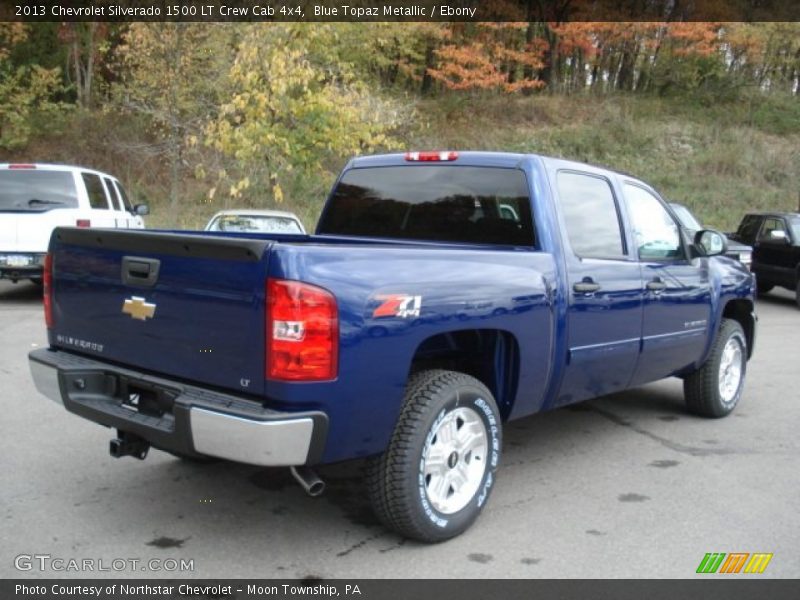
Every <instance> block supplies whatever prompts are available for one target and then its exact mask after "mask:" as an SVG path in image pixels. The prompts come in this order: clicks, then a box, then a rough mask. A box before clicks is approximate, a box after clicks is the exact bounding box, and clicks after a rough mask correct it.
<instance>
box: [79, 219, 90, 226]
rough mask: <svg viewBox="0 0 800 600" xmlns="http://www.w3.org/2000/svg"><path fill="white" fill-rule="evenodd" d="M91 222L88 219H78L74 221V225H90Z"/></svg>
mask: <svg viewBox="0 0 800 600" xmlns="http://www.w3.org/2000/svg"><path fill="white" fill-rule="evenodd" d="M91 226H92V222H91V221H90V220H89V219H78V220H77V221H75V227H84V228H85V227H91Z"/></svg>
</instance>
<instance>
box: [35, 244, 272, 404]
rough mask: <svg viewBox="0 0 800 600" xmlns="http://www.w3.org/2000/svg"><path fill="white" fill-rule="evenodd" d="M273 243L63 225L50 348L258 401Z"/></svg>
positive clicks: (55, 250) (56, 254)
mask: <svg viewBox="0 0 800 600" xmlns="http://www.w3.org/2000/svg"><path fill="white" fill-rule="evenodd" d="M271 243H272V242H271V241H269V240H254V239H249V238H240V237H210V236H202V237H201V236H196V235H191V234H178V233H169V232H142V231H138V232H130V231H122V230H96V229H95V230H86V229H74V228H59V229H57V230H56V231H55V232H54V235H53V238H52V240H51V244H50V252H51V254H52V256H53V290H54V300H53V316H54V323H53V328H52V330H51V331H50V343H51V345H53V346H57V347H61V348H64V349H66V350H70V351H75V352H79V353H83V354H87V355H92V356H98V357H102V358H103V359H104V360H107V361H113V362H118V363H121V364H123V365H125V366H130V367H135V368H139V369H144V370H148V371H152V372H154V373H158V374H164V375H169V376H172V377H174V378H182V379H186V380H189V381H196V382H202V383H206V384H211V385H214V386H219V387H222V388H227V389H230V390H237V391H239V392H242V393H251V394H260V393H263V389H264V293H265V291H264V290H265V285H264V282H265V278H266V270H267V259H268V253H269V247H270V245H271Z"/></svg>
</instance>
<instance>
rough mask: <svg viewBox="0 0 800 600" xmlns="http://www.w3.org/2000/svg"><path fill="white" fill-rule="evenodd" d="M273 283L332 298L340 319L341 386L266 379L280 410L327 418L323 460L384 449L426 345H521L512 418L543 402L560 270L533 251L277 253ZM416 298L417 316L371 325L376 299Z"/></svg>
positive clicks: (286, 249) (313, 248) (280, 249)
mask: <svg viewBox="0 0 800 600" xmlns="http://www.w3.org/2000/svg"><path fill="white" fill-rule="evenodd" d="M270 261H271V262H270V268H269V271H270V275H271V276H273V277H281V278H285V279H297V280H302V281H306V282H309V283H312V284H314V285H318V286H320V287H323V288H325V289H328V290H330V291H332V292H333V293H334V295H335V296H336V298H337V302H338V308H339V320H340V350H339V352H340V355H339V374H338V378H337V379H336V380H335V381H332V382H322V383H303V384H297V383H282V382H276V381H267V385H266V395H267V397H268V398H269V400H270V402H271V403H274V405H275V408H285V409H290V410H301V409H302V410H306V409H321V410H324V411H325V412H326V413H328V415H329V417H330V430H329V439H328V442H327V446H326V450H325V453H324V457H323V460H324V462H332V461H336V460H341V459H345V458H351V457H356V456H367V455H370V454H374V453H376V452H380V451H383V450H384V449H385V447H386V445H387V443H388V441H389V439H390V436H391V433H392V431H393V429H394V425H395V423H396V421H397V417H398V414H399V411H400V408H401V405H402V400H403V393H404V389H405V384H406V381H407V379H408V375H409V371H410V369H411V362H412V358H413V356H414V354H415V352H416V351H417V349H418V348H419V347H420V345H421V344H422V343H423V342H424V341H425V340H426V339H428V338H430V337H432V336H435V335H437V334H441V333H446V332H456V331H462V330H471V329H495V330H500V331H505V332H509V333H510V334H511V335H513V336H514V338H515V340H516V342H517V344H518V347H519V363H520V369H519V371H520V378H519V384H518V386H517V390H516V395H515V400H514V405H515V412H517V411H520V410H522V411H526V412H534V411H535V410H537V409H538V407H539V406H540V405H541V403H542V402H543V399H544V396H545V391H546V389H547V386H548V383H549V377H550V374H551V372H552V369H551V366H552V362H553V356H552V354H553V340H554V336H555V332H554V327H553V323H554V319H553V310H554V309H553V304H552V293H551V288H552V286H553V285H554V280H555V276H556V274H555V263H554V260H553V258H552V256H551V255H549V254H546V253H544V252H539V251H534V250H500V249H485V250H479V249H466V248H465V249H446V248H442V247H431V248H424V247H393V246H360V247H359V246H338V247H337V246H327V245H283V244H281V245H276V246H275V247H273V252H272V254H271V256H270ZM385 294H404V295H411V296H420V299H421V304H420V312H419V316H413V317H399V316H392V317H375V316H373V313H374V312H375V309H376V308H378V306H380V304H381V303H382V300H381V299H380V298H379V296H382V295H385Z"/></svg>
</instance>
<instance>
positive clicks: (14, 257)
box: [6, 254, 33, 267]
mask: <svg viewBox="0 0 800 600" xmlns="http://www.w3.org/2000/svg"><path fill="white" fill-rule="evenodd" d="M32 263H33V260H32V257H30V256H25V255H22V254H10V255H8V256H6V264H7V265H8V266H9V267H29V266H30V265H31V264H32Z"/></svg>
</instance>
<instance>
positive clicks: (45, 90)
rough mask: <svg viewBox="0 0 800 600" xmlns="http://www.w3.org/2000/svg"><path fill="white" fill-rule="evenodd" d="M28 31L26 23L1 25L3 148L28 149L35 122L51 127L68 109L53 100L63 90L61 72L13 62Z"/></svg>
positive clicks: (0, 126)
mask: <svg viewBox="0 0 800 600" xmlns="http://www.w3.org/2000/svg"><path fill="white" fill-rule="evenodd" d="M27 35H28V30H27V27H26V26H25V25H23V24H22V23H11V22H0V147H2V148H6V149H11V148H18V147H22V146H24V145H25V144H26V143H27V142H28V140H29V139H30V136H31V135H32V134H33V132H34V130H35V122H34V121H35V118H36V117H38V118H39V119H40V120H42V121H44V122H47V123H48V125H49V126H50V127H52V125H53V120H54V119H56V118H57V117H58V116H59V114H60V112H61V111H62V110H63V108H64V105H63V104H61V103H60V102H58V101H56V100H54V99H53V96H54V95H55V94H56V93H57V92H58V91H60V90H61V89H62V86H61V73H60V70H59V69H58V68H53V69H46V68H44V67H41V66H39V65H20V66H16V65H14V64H12V62H11V61H10V60H9V57H10V55H11V54H12V52H13V49H14V47H15V46H16V45H17V44H19V43H21V42H23V41H24V40H25V39H26V38H27Z"/></svg>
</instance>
